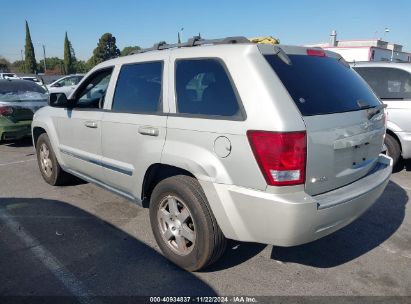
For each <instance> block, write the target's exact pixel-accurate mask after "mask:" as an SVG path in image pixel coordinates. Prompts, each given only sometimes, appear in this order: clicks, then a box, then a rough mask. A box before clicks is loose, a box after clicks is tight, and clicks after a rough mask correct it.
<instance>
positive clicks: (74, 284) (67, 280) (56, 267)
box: [0, 209, 97, 304]
mask: <svg viewBox="0 0 411 304" xmlns="http://www.w3.org/2000/svg"><path fill="white" fill-rule="evenodd" d="M0 221H1V222H3V224H4V225H5V226H6V227H7V228H8V229H10V230H11V231H12V232H13V234H14V235H16V236H17V237H18V238H19V239H20V240H21V241H22V242H23V243H24V244H25V245H26V246H27V248H28V249H29V250H30V251H31V252H32V253H33V255H34V256H35V257H36V258H37V259H38V260H40V261H41V262H42V264H43V265H44V266H45V267H46V268H47V269H48V270H49V271H50V272H51V273H52V274H53V275H54V276H55V277H56V279H58V280H59V281H60V282H61V283H62V284H63V285H64V286H65V287H66V288H67V289H68V290H69V291H70V292H71V293H72V295H73V296H75V297H76V298H77V300H78V301H79V302H80V303H82V304H88V303H97V301H95V300H94V299H93V297H95V295H94V294H93V293H92V292H91V291H90V290H88V289H87V287H86V286H84V285H83V284H82V283H81V282H80V281H79V280H78V279H77V278H76V277H75V276H74V274H72V273H71V272H70V271H69V270H68V269H67V268H66V267H65V266H64V265H63V264H61V263H60V262H59V260H58V259H57V258H56V257H55V256H54V255H53V254H52V253H51V252H50V251H48V250H47V249H46V248H45V247H43V246H42V245H41V244H40V242H39V241H37V240H36V239H35V238H34V237H33V236H31V235H30V234H29V233H28V232H26V231H24V229H21V227H20V225H19V223H18V222H17V221H15V220H13V219H12V218H11V217H9V216H8V213H7V211H6V210H4V209H0Z"/></svg>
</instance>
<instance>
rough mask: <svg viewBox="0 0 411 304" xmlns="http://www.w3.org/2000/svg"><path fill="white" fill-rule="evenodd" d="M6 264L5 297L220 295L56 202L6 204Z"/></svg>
mask: <svg viewBox="0 0 411 304" xmlns="http://www.w3.org/2000/svg"><path fill="white" fill-rule="evenodd" d="M126 220H127V219H126ZM28 235H29V236H28ZM27 239H29V241H27ZM30 239H31V240H30ZM30 242H31V243H33V244H34V245H33V244H31V243H30ZM0 257H1V258H0V273H1V276H0V295H2V296H7V295H9V296H10V295H12V296H16V295H24V296H26V295H29V296H50V295H52V296H54V295H55V296H73V290H74V291H75V292H76V291H80V292H82V293H83V294H84V289H86V290H89V291H90V294H92V295H93V296H97V297H100V296H150V295H151V296H157V297H158V296H194V295H195V296H199V295H203V296H215V295H216V293H215V291H214V290H213V289H212V288H211V287H210V286H208V285H207V284H206V283H204V282H203V281H202V280H200V279H199V278H197V277H196V276H194V275H193V274H191V273H189V272H187V271H184V270H182V269H180V268H178V267H177V266H175V265H174V264H172V263H171V262H169V261H168V260H166V259H165V258H164V257H163V256H162V255H161V254H159V253H158V252H156V251H155V250H154V249H152V248H150V247H149V246H147V245H146V244H144V243H143V242H141V241H139V240H138V239H136V238H134V237H133V236H131V235H129V234H127V233H125V232H123V231H122V230H120V229H119V228H116V227H115V226H113V225H111V224H109V223H107V222H105V221H103V220H101V219H99V218H97V217H96V216H95V215H93V214H90V213H88V212H85V211H84V210H82V209H79V208H77V207H74V206H72V205H70V204H68V203H65V202H62V201H58V200H49V199H42V198H0ZM55 261H58V262H55ZM56 264H58V267H57V269H55V268H56ZM56 273H57V275H56ZM73 278H74V279H73ZM64 281H68V282H64ZM77 285H79V286H82V287H81V288H79V287H78V286H77ZM75 292H74V293H75ZM108 301H109V300H108ZM83 302H84V301H83ZM103 302H104V298H103Z"/></svg>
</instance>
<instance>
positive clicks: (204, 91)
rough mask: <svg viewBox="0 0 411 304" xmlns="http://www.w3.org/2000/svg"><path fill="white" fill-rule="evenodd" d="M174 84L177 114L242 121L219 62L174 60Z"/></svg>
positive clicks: (231, 89)
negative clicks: (231, 118) (220, 117)
mask: <svg viewBox="0 0 411 304" xmlns="http://www.w3.org/2000/svg"><path fill="white" fill-rule="evenodd" d="M175 81H176V95H177V111H178V113H183V114H194V115H205V116H223V117H234V118H242V115H241V111H240V107H239V104H238V101H237V97H236V94H235V92H234V89H233V86H232V84H231V81H230V78H229V76H228V75H227V72H226V70H225V68H224V67H223V65H222V64H221V62H220V61H219V60H217V59H194V60H193V59H190V60H178V61H177V62H176V80H175Z"/></svg>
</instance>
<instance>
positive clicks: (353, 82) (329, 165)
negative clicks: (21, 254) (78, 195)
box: [32, 37, 392, 271]
mask: <svg viewBox="0 0 411 304" xmlns="http://www.w3.org/2000/svg"><path fill="white" fill-rule="evenodd" d="M213 44H214V45H213ZM196 45H198V46H196ZM158 48H159V46H158V45H157V46H156V47H155V49H158ZM161 48H162V49H163V50H153V49H151V50H146V51H144V52H142V53H140V54H136V55H130V56H124V57H120V58H116V59H113V60H108V61H105V62H103V63H100V64H99V65H97V66H96V67H94V68H93V69H92V70H91V71H90V72H89V73H88V74H87V76H86V77H85V79H83V80H82V81H81V83H80V84H79V86H78V87H77V88H76V89H75V91H74V92H73V93H72V94H71V96H70V98H66V95H65V94H62V93H51V94H50V102H49V104H50V106H49V107H46V108H43V109H41V110H40V111H38V112H37V113H36V114H35V116H34V119H33V123H32V128H33V143H34V146H35V148H36V151H37V159H38V165H39V169H40V172H41V174H42V176H43V178H44V180H45V181H46V182H47V183H49V184H51V185H62V184H64V183H65V182H67V180H68V177H69V176H70V174H72V175H75V176H78V177H80V178H82V179H84V180H87V181H90V182H93V183H95V184H97V185H99V186H101V187H103V188H105V189H108V190H110V191H113V192H115V193H117V194H119V195H121V196H123V197H126V198H128V199H130V200H132V201H134V202H136V203H138V204H140V205H142V206H146V207H149V208H150V222H151V227H152V229H153V232H154V236H155V238H156V241H157V243H158V245H159V247H160V248H161V250H162V252H163V253H164V255H165V256H166V257H167V258H169V259H170V260H171V261H173V262H174V263H176V264H177V265H179V266H180V267H182V268H185V269H187V270H191V271H194V270H198V269H201V268H203V267H206V266H208V265H210V264H212V263H213V262H215V261H216V260H218V258H219V257H220V256H221V255H222V254H223V253H224V249H225V245H226V239H227V238H228V239H235V240H239V241H249V242H259V243H265V244H274V245H278V246H294V245H299V244H303V243H307V242H311V241H313V240H316V239H318V238H321V237H323V236H325V235H328V234H330V233H332V232H334V231H336V230H338V229H340V228H342V227H344V226H346V225H348V224H349V223H351V222H352V221H353V220H355V219H356V218H358V217H359V216H360V215H361V214H362V213H363V212H365V211H366V210H367V209H368V208H369V207H370V206H372V205H373V204H374V202H375V201H376V200H377V199H378V197H379V196H380V195H381V193H382V192H383V191H384V189H385V186H386V185H387V183H388V181H389V179H390V176H391V171H392V159H391V158H389V157H388V156H386V155H382V154H380V152H381V150H382V146H383V138H384V134H385V113H384V105H383V104H381V102H380V101H379V100H378V98H377V97H376V96H375V94H374V93H373V92H372V91H371V89H370V88H369V86H367V85H366V83H365V82H364V81H363V80H362V79H361V77H360V76H359V75H358V74H357V73H355V72H354V71H353V70H352V69H351V68H350V66H348V65H347V64H346V63H345V62H344V60H343V59H342V58H341V56H339V55H338V54H336V53H333V52H328V51H323V50H321V49H312V48H304V47H294V46H283V45H265V44H258V45H257V44H254V43H250V42H249V41H248V40H247V39H245V38H242V37H239V38H226V39H221V40H202V39H199V38H198V37H195V38H194V39H191V40H190V41H189V42H187V43H186V44H182V45H179V47H176V46H167V45H164V44H162V45H161ZM96 88H98V90H96ZM349 250H352V249H349Z"/></svg>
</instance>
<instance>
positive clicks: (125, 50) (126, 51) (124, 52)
mask: <svg viewBox="0 0 411 304" xmlns="http://www.w3.org/2000/svg"><path fill="white" fill-rule="evenodd" d="M138 50H141V47H139V46H137V45H135V46H126V47H125V48H123V49H122V50H121V56H127V55H129V54H130V53H131V52H132V51H138Z"/></svg>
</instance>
